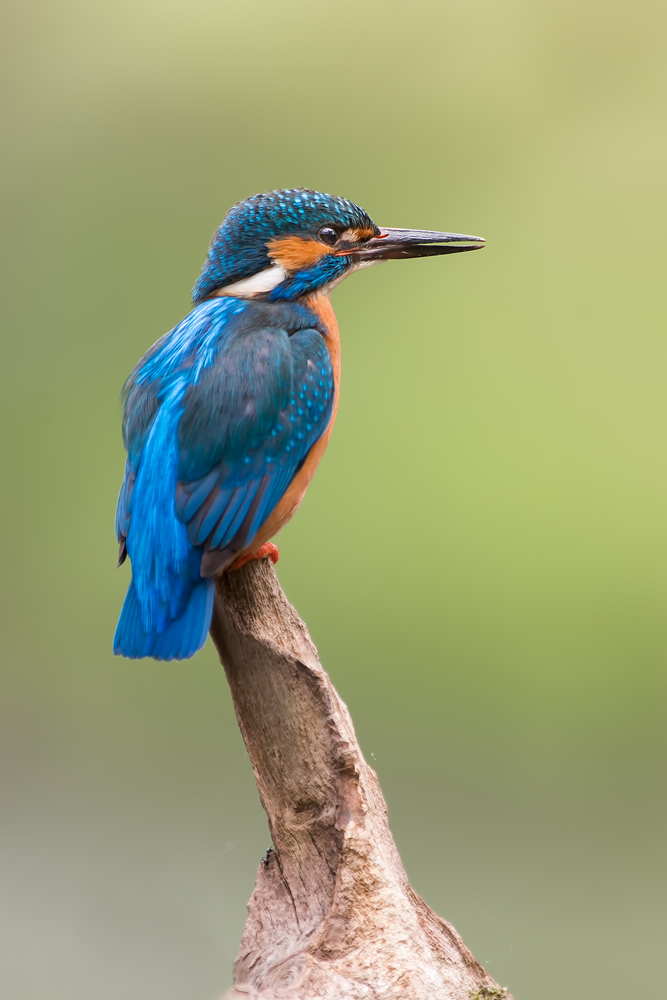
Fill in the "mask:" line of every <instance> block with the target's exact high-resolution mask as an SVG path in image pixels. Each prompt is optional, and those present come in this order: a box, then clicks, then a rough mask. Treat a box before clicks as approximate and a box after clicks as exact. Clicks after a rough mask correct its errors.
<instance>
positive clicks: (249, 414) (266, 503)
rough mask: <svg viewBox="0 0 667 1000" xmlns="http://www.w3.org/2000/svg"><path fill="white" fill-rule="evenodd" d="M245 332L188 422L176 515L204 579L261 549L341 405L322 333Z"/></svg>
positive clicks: (194, 396)
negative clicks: (258, 541) (263, 529)
mask: <svg viewBox="0 0 667 1000" xmlns="http://www.w3.org/2000/svg"><path fill="white" fill-rule="evenodd" d="M239 327H240V329H239V330H238V331H235V332H234V333H233V334H231V335H230V337H229V338H228V339H227V341H226V343H225V344H224V346H223V348H222V349H221V350H220V352H219V354H218V355H217V357H216V359H215V361H214V363H213V364H212V365H211V366H210V368H209V369H207V371H206V372H205V373H204V374H203V375H202V378H200V379H199V380H198V382H197V383H196V384H195V385H193V386H191V387H190V389H189V390H188V395H187V397H186V404H185V410H184V413H183V416H182V418H181V422H180V425H179V444H180V458H179V483H178V486H177V490H176V512H177V514H178V516H179V517H180V518H181V520H182V521H183V522H184V524H186V525H187V532H188V538H189V540H190V542H191V543H192V544H193V545H195V546H202V547H203V548H204V550H205V555H204V557H203V560H202V575H204V576H209V575H212V574H214V573H216V572H217V571H218V570H219V569H221V568H223V567H224V566H225V565H226V564H228V563H229V562H231V561H233V559H234V557H235V554H236V553H238V552H240V551H241V550H242V549H244V548H245V547H246V546H247V545H248V544H250V543H251V542H252V539H253V538H254V537H255V535H256V534H257V531H258V530H259V528H260V526H261V525H262V524H263V523H264V521H266V519H267V518H268V517H269V515H270V513H271V512H272V510H273V509H274V507H275V506H276V505H277V504H278V502H279V501H280V499H281V497H282V496H283V494H284V492H285V490H286V489H287V487H288V486H289V484H290V482H291V481H292V479H293V478H294V475H295V474H296V472H297V471H298V470H299V468H300V467H301V465H302V464H303V461H304V459H305V458H306V456H307V454H308V452H309V451H310V449H311V448H312V446H313V444H314V443H315V442H316V441H317V440H318V438H319V437H320V436H321V435H322V433H323V432H324V430H325V429H326V427H327V425H328V423H329V420H330V419H331V412H332V408H333V396H334V384H333V371H332V365H331V357H330V355H329V351H328V350H327V347H326V344H325V342H324V339H323V337H322V335H321V334H320V333H319V332H318V331H317V330H314V329H305V330H298V331H296V332H294V333H292V334H291V335H290V334H289V333H288V332H287V331H285V330H283V329H280V328H277V327H262V328H261V329H257V328H253V329H251V330H248V329H246V328H243V326H242V324H239Z"/></svg>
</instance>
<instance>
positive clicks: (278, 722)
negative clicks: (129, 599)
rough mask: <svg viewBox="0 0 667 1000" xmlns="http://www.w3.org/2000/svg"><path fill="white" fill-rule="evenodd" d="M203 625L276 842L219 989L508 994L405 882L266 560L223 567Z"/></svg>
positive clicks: (308, 644) (302, 631)
mask: <svg viewBox="0 0 667 1000" xmlns="http://www.w3.org/2000/svg"><path fill="white" fill-rule="evenodd" d="M211 636H212V638H213V641H214V643H215V645H216V647H217V649H218V652H219V654H220V659H221V661H222V663H223V665H224V668H225V672H226V674H227V679H228V681H229V686H230V688H231V692H232V697H233V699H234V708H235V710H236V717H237V719H238V723H239V726H240V728H241V732H242V734H243V739H244V740H245V744H246V747H247V750H248V754H249V756H250V760H251V762H252V766H253V770H254V772H255V778H256V779H257V787H258V789H259V794H260V797H261V800H262V805H263V806H264V809H265V810H266V813H267V816H268V820H269V828H270V831H271V838H272V841H273V845H274V847H273V850H271V851H270V852H269V853H268V855H267V858H266V861H265V862H262V863H260V866H259V870H258V872H257V881H256V884H255V889H254V892H253V894H252V896H251V898H250V902H249V903H248V918H247V922H246V925H245V931H244V934H243V940H242V942H241V948H240V951H239V955H238V958H237V959H236V962H235V963H234V987H233V989H232V990H231V991H230V992H229V993H228V994H227V998H226V1000H310V998H319V1000H348V998H349V1000H471V998H473V997H475V998H478V1000H482V998H491V997H507V1000H511V997H510V996H509V994H507V993H505V991H504V990H501V989H500V988H499V987H498V986H497V984H496V983H495V982H494V981H493V979H492V978H491V977H490V976H489V975H488V973H487V972H486V971H485V970H484V969H483V968H482V966H481V965H480V964H479V962H477V961H476V960H475V958H474V957H473V956H472V954H471V953H470V952H469V951H468V949H467V948H466V946H465V944H464V943H463V941H462V940H461V938H460V936H459V935H458V933H457V932H456V931H455V930H454V928H453V927H452V926H451V924H448V923H447V922H446V921H445V920H442V919H441V918H440V917H438V916H436V914H435V913H434V912H433V911H432V910H431V909H429V907H428V906H427V905H426V903H425V902H424V901H423V900H422V899H421V898H420V897H419V896H418V895H417V894H416V893H415V892H414V891H413V890H412V888H411V887H410V883H409V882H408V879H407V876H406V874H405V870H404V869H403V865H402V864H401V859H400V858H399V856H398V852H397V850H396V846H395V844H394V841H393V839H392V836H391V833H390V832H389V827H388V825H387V807H386V805H385V802H384V799H383V797H382V792H381V790H380V786H379V783H378V780H377V776H376V775H375V772H374V771H373V770H372V769H371V768H370V767H369V766H368V764H367V763H366V761H365V760H364V758H363V756H362V753H361V750H360V748H359V745H358V744H357V741H356V737H355V735H354V728H353V726H352V720H351V718H350V715H349V713H348V711H347V708H346V707H345V705H344V704H343V702H342V701H341V700H340V698H339V697H338V695H337V693H336V691H335V689H334V687H333V685H332V684H331V681H330V680H329V677H328V676H327V674H326V672H325V671H324V670H323V669H322V666H321V665H320V662H319V660H318V656H317V650H316V649H315V646H314V645H313V642H312V640H311V638H310V636H309V634H308V630H307V629H306V626H305V625H304V623H303V622H302V621H301V619H300V618H299V616H298V615H297V613H296V611H295V610H294V608H293V607H292V606H291V605H290V604H289V602H288V601H287V599H286V597H285V595H284V593H283V591H282V590H281V587H280V584H279V583H278V580H277V577H276V574H275V571H274V569H273V566H272V565H271V562H270V561H269V560H268V559H266V560H262V561H255V562H251V563H249V564H247V565H246V566H244V567H243V568H242V569H240V570H238V571H236V572H233V573H230V574H225V575H224V576H222V577H221V578H220V579H219V580H218V584H217V594H216V607H215V612H214V616H213V624H212V627H211Z"/></svg>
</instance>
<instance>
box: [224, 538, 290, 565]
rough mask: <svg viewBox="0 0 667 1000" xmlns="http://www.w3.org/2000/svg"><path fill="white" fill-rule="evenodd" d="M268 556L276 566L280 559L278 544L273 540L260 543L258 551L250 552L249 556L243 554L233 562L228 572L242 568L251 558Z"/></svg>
mask: <svg viewBox="0 0 667 1000" xmlns="http://www.w3.org/2000/svg"><path fill="white" fill-rule="evenodd" d="M267 556H268V557H269V559H270V560H271V562H272V563H273V564H274V566H275V564H276V563H277V562H278V560H279V559H280V552H278V546H277V545H274V544H273V542H264V545H260V547H259V548H258V549H257V551H256V552H249V553H248V555H247V556H241V557H240V558H239V559H237V560H236V562H235V563H232V565H231V566H230V567H229V570H228V572H231V571H232V570H234V569H241V566H245V564H246V563H247V562H250V560H251V559H266V557H267Z"/></svg>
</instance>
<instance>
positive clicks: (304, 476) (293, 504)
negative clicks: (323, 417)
mask: <svg viewBox="0 0 667 1000" xmlns="http://www.w3.org/2000/svg"><path fill="white" fill-rule="evenodd" d="M306 305H307V306H308V307H309V308H310V309H312V311H313V312H314V313H316V314H317V315H318V316H319V318H320V319H321V320H322V323H323V325H324V327H325V329H326V334H325V341H326V345H327V347H328V348H329V354H330V355H331V363H332V365H333V376H334V404H333V412H332V414H331V420H330V421H329V426H328V427H327V429H326V431H325V432H324V434H323V435H322V437H321V438H320V439H319V441H316V442H315V444H314V445H313V447H312V448H311V449H310V451H309V452H308V454H307V456H306V460H305V462H304V463H303V465H302V466H301V469H300V470H299V471H298V472H297V474H296V476H295V477H294V479H293V480H292V482H291V483H290V485H289V486H288V488H287V490H286V491H285V493H284V494H283V497H282V499H281V500H280V502H279V503H278V505H277V506H276V507H275V508H274V509H273V511H272V512H271V514H270V515H269V517H268V518H267V520H266V521H265V522H264V524H263V525H262V527H261V528H260V529H259V531H258V532H257V535H256V536H255V538H254V539H253V540H252V543H251V544H250V545H249V546H248V547H247V548H246V549H245V550H244V551H243V552H242V553H240V554H239V558H241V556H243V555H245V554H246V553H250V552H254V551H255V550H256V549H258V548H259V547H260V545H263V544H264V542H267V541H268V540H269V538H273V536H274V535H277V534H278V532H279V531H280V530H281V528H284V527H285V525H286V524H287V522H288V521H289V520H290V519H291V518H292V517H293V516H294V514H295V513H296V511H297V510H298V508H299V505H300V503H301V501H302V500H303V498H304V496H305V494H306V490H307V489H308V486H309V485H310V481H311V479H312V478H313V476H314V475H315V469H316V468H317V466H318V465H319V463H320V459H321V458H322V455H323V454H324V452H325V451H326V447H327V445H328V443H329V438H330V437H331V432H332V431H333V426H334V423H335V421H336V414H337V413H338V399H339V395H340V337H339V334H338V323H337V322H336V317H335V315H334V311H333V308H332V306H331V302H330V300H329V296H328V295H322V294H320V293H316V294H315V295H312V296H310V297H309V298H308V300H307V302H306Z"/></svg>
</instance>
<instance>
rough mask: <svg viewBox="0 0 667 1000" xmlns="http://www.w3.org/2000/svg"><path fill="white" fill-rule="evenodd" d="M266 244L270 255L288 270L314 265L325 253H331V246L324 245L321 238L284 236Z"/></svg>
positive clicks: (297, 269) (298, 269)
mask: <svg viewBox="0 0 667 1000" xmlns="http://www.w3.org/2000/svg"><path fill="white" fill-rule="evenodd" d="M266 245H267V248H268V251H269V257H271V259H272V260H274V261H275V262H276V264H280V266H281V267H284V268H285V270H287V271H300V270H301V269H302V268H304V267H312V266H313V265H314V264H317V262H318V260H321V258H322V257H324V256H325V254H328V253H331V250H330V249H329V247H326V246H324V244H322V243H320V242H319V240H310V239H305V240H304V239H302V238H301V236H283V237H281V238H280V239H275V240H269V242H268V243H267V244H266Z"/></svg>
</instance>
